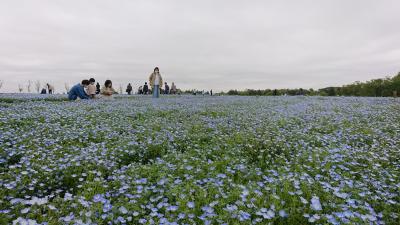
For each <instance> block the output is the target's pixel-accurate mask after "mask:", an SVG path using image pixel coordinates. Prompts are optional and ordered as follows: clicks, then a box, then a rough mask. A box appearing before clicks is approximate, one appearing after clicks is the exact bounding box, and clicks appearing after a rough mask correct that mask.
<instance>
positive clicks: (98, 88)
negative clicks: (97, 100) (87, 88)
mask: <svg viewBox="0 0 400 225" xmlns="http://www.w3.org/2000/svg"><path fill="white" fill-rule="evenodd" d="M98 94H100V84H99V82H97V84H96V95H98Z"/></svg>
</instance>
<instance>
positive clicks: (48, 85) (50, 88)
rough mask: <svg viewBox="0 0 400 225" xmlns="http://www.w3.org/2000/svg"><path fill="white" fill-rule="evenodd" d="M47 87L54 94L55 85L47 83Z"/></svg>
mask: <svg viewBox="0 0 400 225" xmlns="http://www.w3.org/2000/svg"><path fill="white" fill-rule="evenodd" d="M47 89H48V90H49V94H54V86H53V85H50V84H49V83H47Z"/></svg>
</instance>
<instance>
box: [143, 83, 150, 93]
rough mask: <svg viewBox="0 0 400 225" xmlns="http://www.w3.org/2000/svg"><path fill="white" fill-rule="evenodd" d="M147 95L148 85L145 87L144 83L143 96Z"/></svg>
mask: <svg viewBox="0 0 400 225" xmlns="http://www.w3.org/2000/svg"><path fill="white" fill-rule="evenodd" d="M148 93H149V85H147V82H145V83H144V86H143V94H144V95H147V94H148Z"/></svg>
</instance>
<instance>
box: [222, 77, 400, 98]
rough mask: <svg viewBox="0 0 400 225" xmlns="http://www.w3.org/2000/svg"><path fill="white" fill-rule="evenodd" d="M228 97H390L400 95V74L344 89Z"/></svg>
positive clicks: (245, 92) (246, 93)
mask: <svg viewBox="0 0 400 225" xmlns="http://www.w3.org/2000/svg"><path fill="white" fill-rule="evenodd" d="M221 94H226V95H242V96H277V95H309V96H312V95H321V96H370V97H389V96H399V95H400V72H399V73H398V74H397V75H396V76H394V77H386V78H383V79H373V80H370V81H366V82H359V81H356V82H354V83H352V84H348V85H343V86H342V87H326V88H322V89H319V90H314V89H303V88H298V89H264V90H254V89H246V90H243V91H238V90H230V91H228V92H227V93H221Z"/></svg>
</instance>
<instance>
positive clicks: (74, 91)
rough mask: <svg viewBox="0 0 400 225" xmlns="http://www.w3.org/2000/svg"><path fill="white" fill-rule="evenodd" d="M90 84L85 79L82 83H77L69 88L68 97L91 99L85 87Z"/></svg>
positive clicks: (72, 98)
mask: <svg viewBox="0 0 400 225" xmlns="http://www.w3.org/2000/svg"><path fill="white" fill-rule="evenodd" d="M88 85H89V81H88V80H83V81H82V82H81V83H80V84H76V85H75V86H73V87H72V88H71V90H69V92H68V99H69V100H76V99H77V98H78V97H79V98H80V99H89V96H88V95H87V94H86V92H85V88H86V87H87V86H88Z"/></svg>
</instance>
